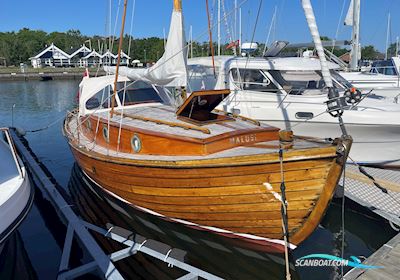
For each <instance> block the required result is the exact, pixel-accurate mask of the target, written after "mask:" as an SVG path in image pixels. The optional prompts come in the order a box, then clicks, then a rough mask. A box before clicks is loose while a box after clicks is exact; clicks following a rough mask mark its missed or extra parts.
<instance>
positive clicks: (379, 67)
mask: <svg viewBox="0 0 400 280" xmlns="http://www.w3.org/2000/svg"><path fill="white" fill-rule="evenodd" d="M370 73H375V74H378V73H379V74H383V75H390V76H397V71H396V67H394V65H393V61H392V60H391V59H390V60H381V61H375V62H374V63H372V67H371V70H370Z"/></svg>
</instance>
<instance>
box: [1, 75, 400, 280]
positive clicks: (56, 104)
mask: <svg viewBox="0 0 400 280" xmlns="http://www.w3.org/2000/svg"><path fill="white" fill-rule="evenodd" d="M78 84H79V81H76V80H74V81H69V80H60V81H45V82H44V81H27V82H24V81H21V82H2V83H0V96H1V100H2V101H1V102H0V127H4V126H14V127H17V128H18V129H23V130H24V131H26V136H25V137H26V139H27V140H28V142H29V146H30V148H31V149H32V150H33V152H34V153H35V154H36V155H37V157H38V160H39V161H40V162H41V163H42V164H44V165H45V166H46V168H47V169H48V171H49V172H50V173H51V174H52V175H53V176H54V178H55V180H56V181H57V182H58V184H59V189H61V190H62V191H63V193H64V194H65V197H67V201H68V205H66V206H65V207H71V208H72V209H73V210H74V211H75V212H76V213H77V214H78V215H79V216H81V217H82V219H84V220H86V221H88V222H91V223H93V224H96V225H98V226H101V227H103V228H106V227H107V225H110V224H112V225H117V226H120V227H122V228H125V229H128V230H130V231H132V232H135V233H138V234H140V235H142V236H145V237H146V238H151V239H154V240H156V241H160V242H162V243H165V244H168V245H169V246H171V247H174V248H179V249H181V250H183V251H185V252H186V257H185V259H186V261H187V262H188V263H190V264H192V265H195V266H197V267H198V268H200V269H203V270H206V271H208V272H210V273H213V274H215V275H217V276H219V277H222V278H226V279H283V278H284V277H285V260H284V257H283V256H282V255H279V254H276V253H271V252H265V251H262V250H260V249H259V248H254V247H252V246H249V245H248V244H242V243H241V242H240V241H239V240H234V239H230V238H225V237H221V236H217V235H215V234H213V233H210V232H205V231H199V230H196V229H191V228H188V227H185V226H183V225H180V224H176V223H172V222H169V221H166V220H162V219H160V218H158V217H155V216H152V215H150V214H147V213H143V212H140V211H138V210H136V209H133V208H127V207H126V206H124V205H121V204H120V202H119V201H116V200H115V199H113V197H110V196H107V195H106V194H104V193H102V192H101V191H99V190H98V189H97V188H96V186H94V185H93V184H92V183H91V182H90V180H88V178H86V177H85V176H84V175H83V174H82V172H81V171H80V169H79V167H78V166H77V165H76V164H75V162H74V159H73V157H72V154H71V152H70V150H69V147H68V143H67V141H66V140H65V139H64V137H63V135H62V129H61V128H62V123H63V118H64V116H65V114H66V112H67V111H68V110H72V109H73V108H74V107H75V106H76V103H75V102H76V95H77V90H78ZM327 137H329V135H327ZM342 210H343V211H344V217H345V219H344V229H345V231H344V236H345V238H344V240H342ZM65 232H66V227H65V225H64V224H63V223H62V222H61V221H60V220H59V219H58V216H57V215H56V211H55V209H53V207H52V206H51V204H50V203H49V201H48V198H47V197H46V195H45V194H42V193H40V191H38V190H36V193H35V200H34V205H33V207H32V209H31V211H30V213H29V214H28V216H27V217H26V219H25V220H24V221H23V222H22V224H21V225H20V226H19V228H18V230H17V231H15V233H14V234H13V235H12V236H11V237H10V238H9V239H8V240H7V242H6V243H4V244H3V245H2V246H3V248H2V250H0V252H1V253H0V279H2V280H3V279H56V277H57V273H58V267H59V263H60V258H61V254H62V248H63V243H64V238H65ZM394 235H395V232H394V231H393V230H392V229H391V227H390V226H389V224H387V223H386V222H385V221H383V220H382V219H381V218H378V217H377V216H375V215H373V214H372V213H371V212H369V211H367V210H365V209H362V208H361V207H359V206H358V205H356V204H355V203H352V202H351V201H349V200H346V201H345V203H344V209H343V208H342V198H338V199H335V200H334V201H333V202H332V203H331V205H330V207H329V208H328V210H327V212H326V214H325V217H324V219H323V220H322V222H321V224H320V225H319V226H318V228H317V229H316V230H315V232H314V233H313V234H312V235H311V236H310V237H309V238H308V239H307V240H306V241H305V242H303V243H302V244H301V245H300V246H299V247H298V248H297V249H296V250H295V251H294V252H292V253H291V256H290V259H291V261H290V271H291V274H292V279H339V278H340V275H341V268H340V267H306V266H296V260H297V259H298V258H300V257H302V256H305V255H308V254H317V253H318V254H331V255H335V256H339V257H340V256H341V255H342V251H343V258H345V259H348V258H349V257H350V256H357V257H359V258H361V259H362V257H368V256H369V255H371V254H372V253H373V252H374V251H376V250H377V249H378V248H379V247H380V246H382V244H384V243H385V242H386V241H388V240H389V239H390V238H392V237H393V236H394ZM95 237H96V238H97V239H98V240H99V243H100V245H101V246H102V248H103V249H104V250H105V251H106V252H107V253H111V252H113V251H115V250H118V249H120V248H121V247H120V245H118V244H115V243H113V242H111V241H105V240H104V239H102V238H101V237H100V236H95ZM88 260H89V257H88V255H87V253H86V252H85V251H84V250H83V249H82V248H81V246H80V244H79V243H78V242H75V244H74V246H73V250H72V257H71V266H76V265H79V264H82V263H85V262H87V261H88ZM116 266H117V268H118V269H119V270H120V271H121V273H122V274H123V275H124V277H126V279H176V278H178V277H180V276H182V275H183V272H182V271H179V270H177V269H175V268H170V267H168V266H167V264H166V263H164V262H161V261H156V260H154V259H152V258H151V257H147V256H145V255H142V254H137V255H135V256H132V257H129V258H127V259H124V260H121V261H119V262H117V263H116ZM348 270H349V267H344V272H346V271H348ZM90 278H94V279H95V278H96V277H95V276H85V277H84V278H82V279H90Z"/></svg>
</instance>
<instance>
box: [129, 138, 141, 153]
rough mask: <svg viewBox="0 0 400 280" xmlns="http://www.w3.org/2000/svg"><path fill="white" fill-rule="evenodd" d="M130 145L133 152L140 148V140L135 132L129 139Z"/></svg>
mask: <svg viewBox="0 0 400 280" xmlns="http://www.w3.org/2000/svg"><path fill="white" fill-rule="evenodd" d="M131 146H132V149H133V151H134V152H135V153H139V152H140V150H141V149H142V142H141V141H140V138H139V136H138V135H137V134H134V135H133V137H132V139H131Z"/></svg>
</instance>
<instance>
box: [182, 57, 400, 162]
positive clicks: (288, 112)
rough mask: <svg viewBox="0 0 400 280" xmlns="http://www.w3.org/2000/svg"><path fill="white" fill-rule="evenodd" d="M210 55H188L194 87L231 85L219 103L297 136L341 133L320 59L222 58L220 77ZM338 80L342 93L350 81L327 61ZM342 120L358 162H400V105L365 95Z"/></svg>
mask: <svg viewBox="0 0 400 280" xmlns="http://www.w3.org/2000/svg"><path fill="white" fill-rule="evenodd" d="M210 61H211V58H197V59H192V60H189V73H191V74H190V75H189V76H190V77H191V78H190V79H191V80H190V84H191V85H192V89H193V87H195V88H196V87H199V86H201V87H203V88H204V87H205V88H230V89H231V91H232V93H233V94H231V96H230V97H229V99H226V100H224V102H223V104H221V105H220V107H221V108H222V107H225V108H224V109H226V110H228V111H230V112H233V113H236V114H242V115H244V116H247V117H250V118H254V119H258V120H260V121H265V122H268V123H270V124H272V125H274V126H278V127H280V128H282V129H292V130H293V131H294V133H295V134H297V135H308V136H314V137H319V138H325V137H335V136H338V135H340V134H341V131H340V128H339V125H338V121H337V119H335V118H333V117H332V116H330V115H329V114H328V113H327V112H326V104H325V102H326V101H327V100H328V98H327V95H326V92H325V91H324V90H323V89H324V87H325V83H324V81H323V79H322V75H321V65H320V62H319V60H318V59H315V58H307V57H290V58H283V57H273V58H254V57H248V58H247V57H236V58H233V57H225V58H223V57H220V58H218V57H217V58H216V59H215V61H216V65H217V66H219V74H218V78H217V79H213V71H212V69H211V63H210ZM328 67H329V68H330V72H331V75H332V80H333V84H334V86H335V87H336V88H338V89H340V90H341V91H342V92H343V91H344V89H345V88H348V87H351V84H346V83H348V82H347V81H346V80H344V79H343V78H342V77H341V76H340V75H338V74H337V73H336V72H335V70H336V69H338V68H339V66H338V65H336V64H333V63H328ZM343 120H344V122H345V124H346V128H347V131H348V133H349V134H350V135H351V136H352V137H353V139H354V142H353V146H352V151H351V153H350V157H351V158H352V159H354V160H355V161H357V162H358V163H364V164H373V165H398V164H399V163H400V150H399V149H398V146H397V145H399V143H400V105H399V104H395V103H393V102H392V101H389V100H385V99H382V100H380V99H379V98H371V97H366V98H363V99H362V100H361V102H360V103H358V104H356V105H353V106H352V107H350V108H348V109H347V110H345V112H344V114H343Z"/></svg>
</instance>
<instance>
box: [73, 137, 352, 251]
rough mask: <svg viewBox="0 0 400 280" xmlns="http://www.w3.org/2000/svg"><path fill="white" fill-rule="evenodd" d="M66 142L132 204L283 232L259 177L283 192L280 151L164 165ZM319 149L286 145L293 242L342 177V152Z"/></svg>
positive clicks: (232, 227)
mask: <svg viewBox="0 0 400 280" xmlns="http://www.w3.org/2000/svg"><path fill="white" fill-rule="evenodd" d="M70 144H71V143H70ZM71 148H72V152H73V154H74V156H75V159H76V160H77V162H78V164H79V165H80V167H81V168H82V169H83V170H84V171H85V173H86V174H87V175H88V176H89V177H90V178H91V179H92V180H93V181H95V182H96V183H98V184H99V185H100V186H102V187H103V188H104V189H106V190H108V191H110V192H112V193H114V194H116V195H117V196H119V197H121V198H123V199H124V200H126V201H128V202H130V203H132V204H134V205H137V206H141V207H144V208H147V209H150V210H153V211H155V212H158V213H160V214H162V215H165V216H167V217H171V218H178V219H183V220H187V221H190V222H193V223H196V224H199V225H204V226H213V227H217V228H221V229H225V230H229V231H232V232H236V233H245V234H252V235H256V236H261V237H266V238H276V239H281V238H282V224H281V223H282V222H281V219H282V217H281V214H280V213H281V212H280V208H281V204H280V202H279V201H278V200H277V199H276V198H274V196H273V194H272V193H271V192H270V191H268V190H267V188H266V186H265V185H264V183H269V184H271V185H272V187H273V190H274V191H275V192H277V193H280V190H279V186H280V182H281V175H280V164H279V162H278V161H277V160H276V159H277V155H268V156H267V157H265V158H262V157H252V158H246V160H243V159H240V158H227V159H222V160H219V161H218V162H210V163H208V164H204V162H202V163H198V162H197V163H196V162H193V164H192V165H190V164H189V163H186V164H182V165H179V164H177V165H175V166H174V165H173V164H172V165H170V166H167V165H165V166H163V165H162V163H160V162H158V163H154V164H149V165H146V164H143V162H138V161H133V160H132V161H129V160H126V159H125V160H123V161H122V160H119V159H118V158H112V157H106V156H103V155H101V154H96V153H93V152H88V151H86V150H85V149H82V148H80V147H78V146H75V145H73V144H71ZM324 149H325V150H324ZM324 149H320V150H319V151H318V154H319V156H318V155H313V154H309V156H308V157H307V156H304V157H303V158H302V159H301V160H298V159H297V160H296V156H293V157H291V156H290V153H288V154H287V155H286V157H285V162H284V175H285V183H286V194H287V200H288V209H287V210H288V217H289V231H290V242H291V243H292V244H299V243H301V242H302V241H303V240H304V239H305V238H307V236H309V235H310V234H311V233H312V232H313V230H314V229H315V228H316V227H317V225H318V224H319V222H320V220H321V218H322V217H323V215H324V213H325V210H326V208H327V206H328V204H329V201H330V200H331V198H332V196H333V193H334V190H335V187H336V185H337V182H338V180H339V178H340V174H341V171H342V163H343V162H344V161H343V158H340V156H339V158H338V156H337V154H336V147H334V146H332V147H329V148H324ZM299 152H300V153H301V151H296V153H299ZM321 155H322V156H321ZM297 158H298V157H297ZM274 159H275V160H274Z"/></svg>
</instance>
